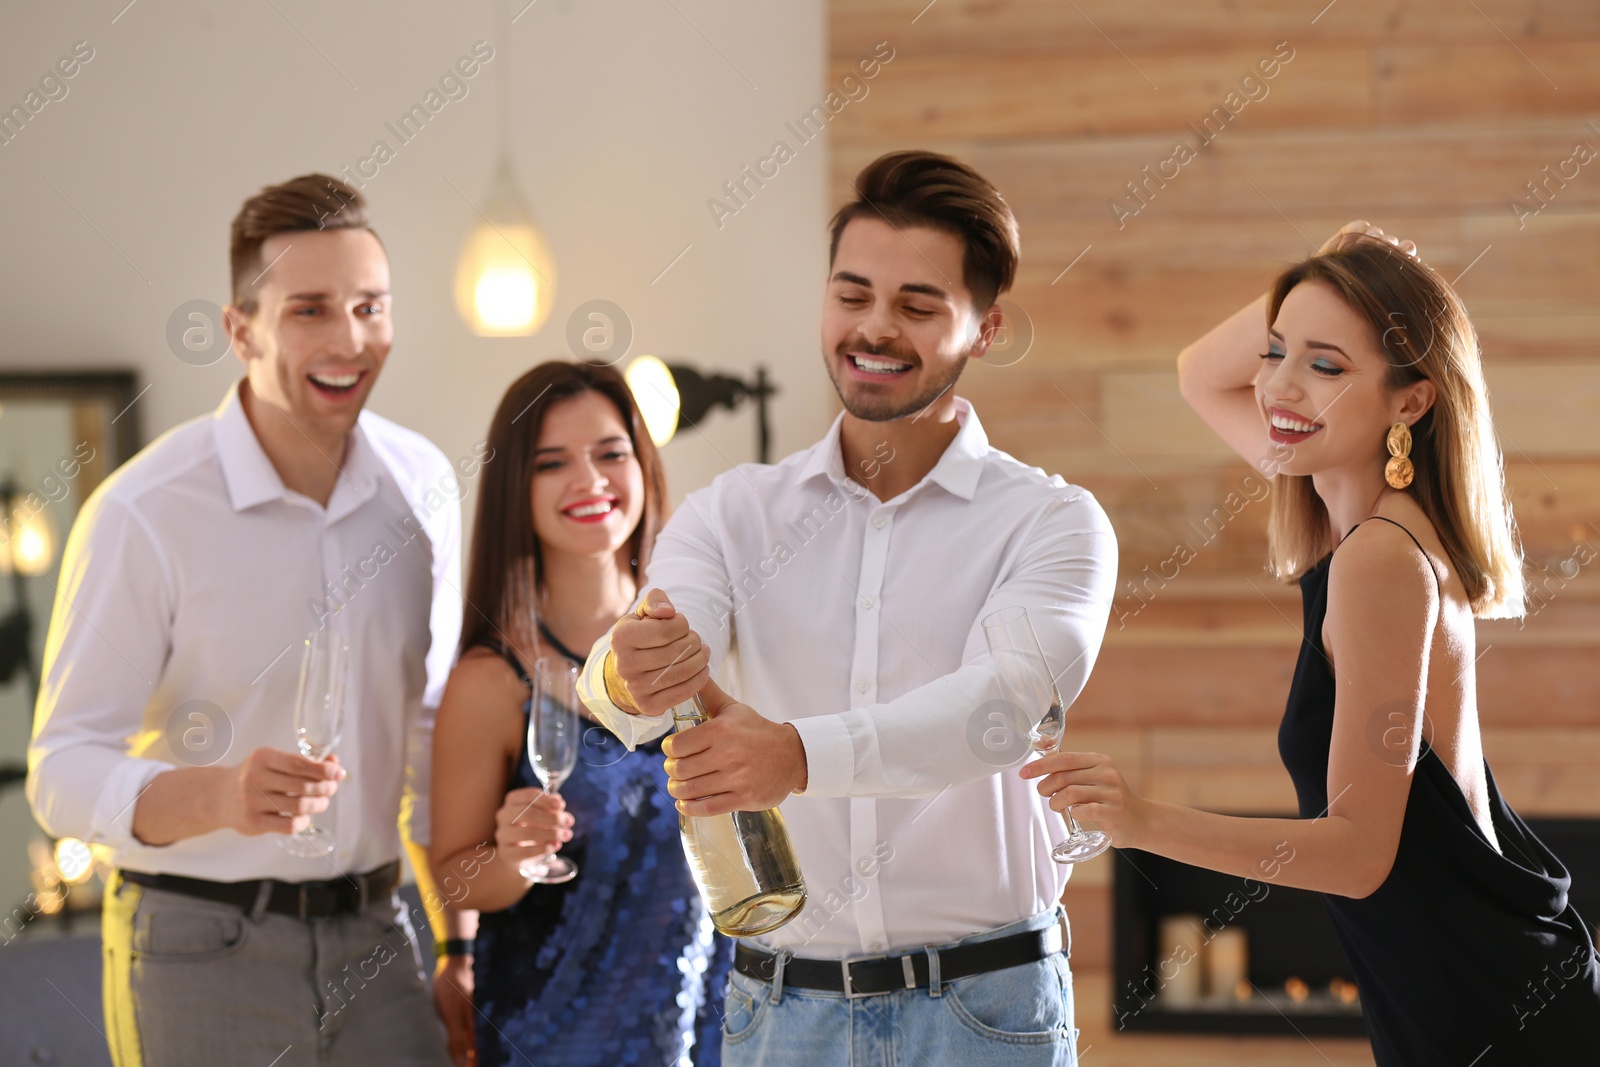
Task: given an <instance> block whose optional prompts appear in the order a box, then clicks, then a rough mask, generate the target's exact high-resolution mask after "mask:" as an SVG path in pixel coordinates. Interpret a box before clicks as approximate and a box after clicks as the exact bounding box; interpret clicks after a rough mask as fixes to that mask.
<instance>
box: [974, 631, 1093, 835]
mask: <svg viewBox="0 0 1600 1067" xmlns="http://www.w3.org/2000/svg"><path fill="white" fill-rule="evenodd" d="M983 636H984V638H985V639H986V640H987V641H988V643H989V652H990V653H991V654H992V655H993V656H994V662H995V669H996V671H997V672H998V673H999V675H1000V690H1001V693H1002V695H1003V696H1004V697H1005V698H1006V699H1007V700H1008V701H1010V702H1011V703H1013V704H1014V705H1015V706H1016V708H1017V714H1018V719H1019V721H1018V722H1017V724H1016V725H1017V728H1018V729H1019V730H1025V731H1026V736H1027V738H1028V745H1029V747H1030V748H1032V749H1033V750H1034V751H1035V752H1040V753H1045V752H1056V751H1059V750H1060V748H1061V735H1062V731H1063V730H1064V729H1065V727H1066V708H1065V707H1063V706H1062V702H1061V693H1060V691H1059V690H1058V689H1057V688H1056V679H1055V675H1054V674H1052V673H1051V671H1050V664H1049V661H1047V660H1046V659H1045V658H1044V650H1043V649H1042V648H1040V647H1039V636H1038V635H1037V634H1036V633H1034V630H1033V621H1032V620H1031V619H1029V618H1028V609H1027V608H1024V607H1009V608H1001V609H1000V610H999V611H996V612H994V613H992V614H990V615H986V616H984V619H983ZM1036 715H1037V716H1039V718H1038V722H1037V724H1036V725H1035V724H1034V716H1036ZM1066 816H1067V839H1066V840H1065V841H1063V842H1061V843H1060V844H1059V845H1057V846H1056V847H1055V848H1054V849H1053V850H1052V851H1051V852H1050V858H1051V859H1053V860H1055V861H1056V862H1057V863H1079V862H1081V861H1083V860H1087V859H1093V858H1094V857H1095V856H1098V855H1100V853H1102V852H1104V851H1105V850H1106V849H1107V848H1110V847H1111V835H1110V834H1107V833H1106V832H1104V831H1103V830H1085V829H1083V828H1082V827H1081V826H1079V825H1078V820H1077V819H1075V818H1073V815H1072V808H1071V807H1068V808H1067V810H1066Z"/></svg>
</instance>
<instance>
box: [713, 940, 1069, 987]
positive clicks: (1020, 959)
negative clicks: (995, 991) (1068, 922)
mask: <svg viewBox="0 0 1600 1067" xmlns="http://www.w3.org/2000/svg"><path fill="white" fill-rule="evenodd" d="M1061 950H1062V935H1061V926H1060V925H1059V924H1054V923H1053V924H1051V925H1050V926H1049V927H1047V928H1046V929H1043V930H1029V931H1027V932H1025V933H1020V934H1011V935H1010V936H1008V937H997V938H995V939H994V940H993V941H979V942H976V943H974V944H970V945H958V946H956V947H955V948H942V949H940V950H939V981H940V982H941V983H943V982H950V981H954V980H955V979H957V978H966V977H968V976H970V975H974V974H987V973H988V972H990V971H1002V970H1005V969H1006V968H1007V967H1020V966H1022V965H1023V964H1025V963H1038V962H1039V961H1040V960H1043V959H1048V958H1049V957H1051V956H1054V955H1055V954H1056V953H1058V952H1060V951H1061ZM733 968H734V970H736V971H738V972H739V973H740V974H742V975H745V976H746V977H748V978H754V979H755V980H756V981H758V982H770V981H772V979H773V976H774V975H775V974H776V973H777V957H776V956H775V955H773V954H772V953H770V952H762V951H761V950H759V949H754V948H751V947H749V946H748V945H745V944H743V943H740V944H739V945H738V947H736V948H735V949H734V952H733ZM783 984H784V985H785V986H786V987H787V986H793V987H795V988H797V989H820V990H823V991H825V992H829V993H843V994H844V995H845V996H847V997H850V998H852V999H853V998H855V997H870V996H876V995H878V994H881V993H893V992H895V991H896V990H899V989H921V988H926V987H927V985H928V954H927V953H926V952H911V953H908V954H906V955H904V956H876V957H872V958H869V959H858V960H808V959H800V958H798V957H790V958H787V959H785V960H784V963H783Z"/></svg>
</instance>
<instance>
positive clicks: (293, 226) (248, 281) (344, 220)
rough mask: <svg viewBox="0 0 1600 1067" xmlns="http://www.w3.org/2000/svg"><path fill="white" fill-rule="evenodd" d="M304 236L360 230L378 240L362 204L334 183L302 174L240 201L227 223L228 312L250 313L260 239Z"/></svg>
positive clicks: (323, 176)
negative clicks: (308, 232) (233, 309)
mask: <svg viewBox="0 0 1600 1067" xmlns="http://www.w3.org/2000/svg"><path fill="white" fill-rule="evenodd" d="M305 230H366V231H367V232H368V233H371V234H372V236H373V237H377V236H378V235H377V233H375V232H374V231H373V229H372V227H371V226H369V225H367V201H366V198H365V197H363V196H362V195H361V194H360V193H358V192H356V191H355V190H354V189H352V188H350V186H348V185H346V184H345V183H344V182H342V181H340V180H339V179H338V178H330V177H328V176H327V175H326V174H302V175H301V176H300V177H298V178H291V179H290V180H288V181H286V182H284V183H283V184H281V185H269V186H267V187H266V188H264V189H262V190H261V191H260V192H259V193H257V194H256V195H255V196H252V197H251V198H250V199H248V200H246V201H245V202H244V205H243V206H242V207H240V208H239V213H238V214H237V215H235V216H234V217H233V226H232V228H231V230H230V231H229V235H228V266H229V268H230V270H231V272H232V275H233V289H232V293H233V298H232V299H233V306H234V307H236V308H238V309H239V310H240V311H242V312H244V313H245V314H246V315H254V314H255V312H256V282H257V280H258V279H259V278H260V276H261V273H262V268H263V267H265V266H266V264H265V263H263V262H262V259H261V246H262V244H263V243H264V242H265V241H266V239H267V238H269V237H273V236H276V235H277V234H280V233H299V232H302V231H305ZM379 243H380V244H381V243H382V242H381V241H380V242H379Z"/></svg>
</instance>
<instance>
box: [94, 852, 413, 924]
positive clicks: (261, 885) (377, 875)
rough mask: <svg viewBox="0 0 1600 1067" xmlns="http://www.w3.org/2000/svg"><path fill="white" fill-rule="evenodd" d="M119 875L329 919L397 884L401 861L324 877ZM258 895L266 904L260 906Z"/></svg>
mask: <svg viewBox="0 0 1600 1067" xmlns="http://www.w3.org/2000/svg"><path fill="white" fill-rule="evenodd" d="M118 873H119V874H120V875H121V876H122V880H123V881H125V882H132V883H133V884H134V885H138V886H144V887H145V888H146V889H160V890H164V891H166V892H168V893H182V894H183V895H184V896H190V897H199V898H200V899H201V900H211V901H215V902H217V903H219V904H232V905H233V906H234V907H236V908H238V909H239V910H240V911H243V912H246V913H254V912H256V911H257V910H258V909H259V910H261V911H267V912H271V913H272V914H274V915H287V916H289V917H290V918H293V919H302V920H305V919H331V918H334V917H335V916H338V915H357V914H359V913H360V912H362V911H363V910H365V908H366V906H367V904H368V903H369V902H371V901H375V900H382V899H383V898H385V897H387V896H388V895H389V894H390V893H393V892H394V890H395V888H396V887H397V886H398V885H399V884H400V861H399V860H395V861H394V862H393V863H389V864H385V865H384V866H382V867H379V868H377V869H376V870H372V871H368V872H367V873H365V874H350V875H346V876H344V877H343V878H329V879H328V880H327V881H323V882H280V881H277V880H276V879H273V878H263V879H258V880H256V881H252V882H213V881H211V880H210V879H207V878H189V877H186V876H185V875H181V874H146V873H145V872H143V871H119V872H118ZM263 896H264V898H265V904H264V905H263V903H262V901H263Z"/></svg>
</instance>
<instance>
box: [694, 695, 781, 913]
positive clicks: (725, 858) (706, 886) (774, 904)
mask: <svg viewBox="0 0 1600 1067" xmlns="http://www.w3.org/2000/svg"><path fill="white" fill-rule="evenodd" d="M709 718H710V716H709V715H708V714H707V712H706V707H705V705H704V704H702V703H701V702H700V698H699V697H698V696H697V697H695V698H694V699H693V700H692V701H685V702H684V703H682V704H679V705H678V706H677V707H676V708H674V709H672V722H673V728H674V729H675V730H679V731H681V730H688V729H690V728H691V727H695V726H698V725H700V724H701V723H703V722H706V721H707V720H708V719H709ZM678 831H679V833H681V834H682V835H683V851H684V854H685V855H686V856H687V857H688V858H689V871H690V873H691V874H693V875H694V881H695V884H696V885H697V886H699V887H700V895H701V896H703V897H704V898H705V901H706V906H707V907H708V908H710V909H711V922H712V923H713V924H714V925H715V926H716V928H717V929H718V930H720V931H722V932H723V933H724V934H727V935H728V936H729V937H753V936H755V935H756V934H764V933H767V932H769V931H771V930H776V929H777V928H778V927H780V926H782V925H783V924H784V923H786V922H788V921H789V920H790V919H792V918H794V917H795V916H796V915H799V914H800V909H801V908H803V907H805V903H806V883H805V879H804V878H803V877H801V874H800V861H799V860H797V859H796V858H795V854H794V846H793V845H792V844H791V843H790V841H789V829H788V827H787V826H785V825H784V822H783V815H782V814H780V813H779V811H778V809H777V808H768V809H767V810H766V811H732V812H728V813H727V814H726V815H707V816H699V817H694V818H691V817H689V816H687V815H682V814H680V815H679V816H678Z"/></svg>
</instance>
